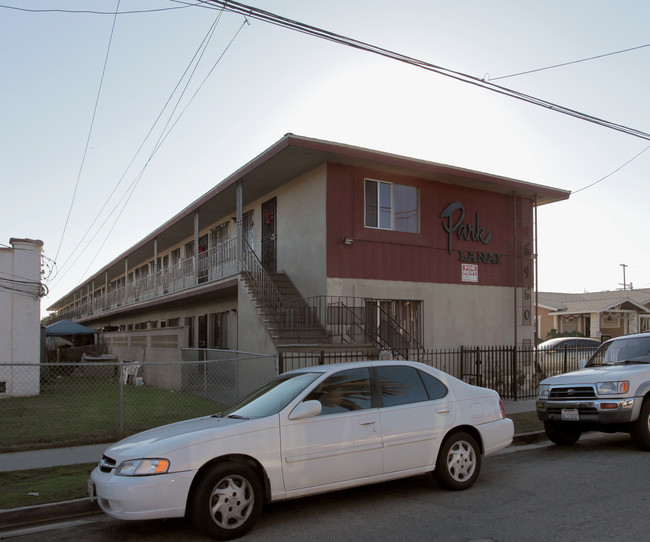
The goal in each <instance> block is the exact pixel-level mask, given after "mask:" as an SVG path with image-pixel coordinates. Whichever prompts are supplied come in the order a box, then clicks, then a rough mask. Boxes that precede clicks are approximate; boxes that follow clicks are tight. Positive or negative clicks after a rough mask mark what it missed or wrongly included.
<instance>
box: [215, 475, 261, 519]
mask: <svg viewBox="0 0 650 542" xmlns="http://www.w3.org/2000/svg"><path fill="white" fill-rule="evenodd" d="M253 504H254V497H253V488H252V487H251V485H250V484H249V482H248V480H246V478H244V477H242V476H234V475H233V476H227V477H226V478H224V479H223V480H221V481H220V482H219V483H218V484H217V485H216V487H215V488H214V491H213V492H212V495H211V496H210V512H211V516H212V519H213V520H214V522H215V523H216V524H217V525H219V527H222V528H224V529H235V528H237V527H239V526H240V525H242V524H243V523H244V522H245V521H246V520H247V519H248V517H249V516H250V515H251V512H252V511H253Z"/></svg>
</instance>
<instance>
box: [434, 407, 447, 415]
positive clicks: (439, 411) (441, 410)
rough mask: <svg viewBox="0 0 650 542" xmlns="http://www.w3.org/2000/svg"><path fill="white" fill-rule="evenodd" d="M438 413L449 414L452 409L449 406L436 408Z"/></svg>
mask: <svg viewBox="0 0 650 542" xmlns="http://www.w3.org/2000/svg"><path fill="white" fill-rule="evenodd" d="M436 412H437V413H438V414H449V412H450V410H449V409H448V408H436Z"/></svg>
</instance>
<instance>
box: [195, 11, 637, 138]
mask: <svg viewBox="0 0 650 542" xmlns="http://www.w3.org/2000/svg"><path fill="white" fill-rule="evenodd" d="M199 1H200V2H202V3H203V4H206V5H212V4H214V5H215V6H221V8H222V9H225V10H227V11H230V12H231V13H237V14H239V15H243V16H245V17H250V18H252V19H257V20H260V21H264V22H267V23H270V24H273V25H276V26H280V27H282V28H287V29H289V30H294V31H296V32H300V33H303V34H306V35H309V36H313V37H316V38H321V39H324V40H328V41H331V42H334V43H338V44H340V45H346V46H348V47H352V48H355V49H359V50H362V51H366V52H369V53H374V54H376V55H380V56H383V57H386V58H390V59H392V60H397V61H399V62H403V63H405V64H409V65H411V66H415V67H417V68H421V69H424V70H427V71H431V72H434V73H437V74H439V75H444V76H445V77H449V78H451V79H456V80H457V81H461V82H463V83H468V84H471V85H474V86H477V87H480V88H483V89H485V90H490V91H492V92H495V93H497V94H501V95H504V96H508V97H510V98H515V99H517V100H521V101H524V102H527V103H530V104H533V105H537V106H539V107H544V108H545V109H550V110H551V111H555V112H557V113H562V114H564V115H568V116H570V117H574V118H577V119H580V120H584V121H587V122H591V123H593V124H597V125H599V126H603V127H605V128H610V129H612V130H616V131H619V132H623V133H626V134H628V135H632V136H634V137H638V138H641V139H646V140H648V141H650V133H648V132H644V131H642V130H637V129H635V128H630V127H628V126H625V125H622V124H618V123H615V122H611V121H607V120H605V119H601V118H598V117H594V116H592V115H588V114H586V113H581V112H580V111H576V110H574V109H570V108H568V107H564V106H562V105H559V104H556V103H553V102H549V101H546V100H543V99H541V98H536V97H534V96H531V95H528V94H524V93H523V92H518V91H516V90H512V89H509V88H507V87H502V86H499V85H495V84H493V83H490V82H489V81H484V80H483V79H479V78H478V77H474V76H472V75H468V74H465V73H462V72H459V71H455V70H451V69H449V68H444V67H442V66H437V65H435V64H431V63H429V62H425V61H423V60H419V59H416V58H413V57H409V56H407V55H404V54H401V53H398V52H395V51H391V50H389V49H384V48H382V47H378V46H376V45H371V44H369V43H365V42H362V41H359V40H356V39H354V38H349V37H346V36H343V35H341V34H335V33H334V32H330V31H328V30H324V29H322V28H318V27H315V26H311V25H307V24H305V23H301V22H298V21H294V20H292V19H288V18H286V17H282V16H280V15H276V14H274V13H271V12H269V11H264V10H261V9H258V8H255V7H252V6H248V5H246V4H241V3H239V2H234V1H233V0H199Z"/></svg>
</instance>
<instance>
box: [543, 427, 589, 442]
mask: <svg viewBox="0 0 650 542" xmlns="http://www.w3.org/2000/svg"><path fill="white" fill-rule="evenodd" d="M544 431H546V436H547V437H548V438H549V440H550V441H551V442H554V443H555V444H557V445H558V446H570V445H571V444H575V443H576V442H577V441H578V439H579V438H580V435H581V434H582V430H580V428H578V427H571V426H570V425H567V424H565V423H557V422H544Z"/></svg>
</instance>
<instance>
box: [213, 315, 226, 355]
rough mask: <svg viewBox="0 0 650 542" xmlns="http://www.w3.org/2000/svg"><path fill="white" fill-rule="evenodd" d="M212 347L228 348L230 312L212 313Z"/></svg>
mask: <svg viewBox="0 0 650 542" xmlns="http://www.w3.org/2000/svg"><path fill="white" fill-rule="evenodd" d="M210 348H228V312H218V313H212V314H211V315H210Z"/></svg>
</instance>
